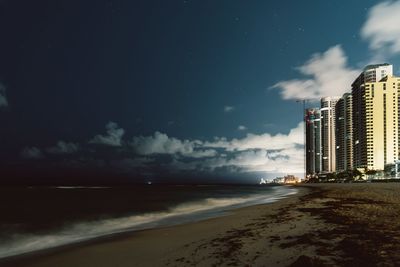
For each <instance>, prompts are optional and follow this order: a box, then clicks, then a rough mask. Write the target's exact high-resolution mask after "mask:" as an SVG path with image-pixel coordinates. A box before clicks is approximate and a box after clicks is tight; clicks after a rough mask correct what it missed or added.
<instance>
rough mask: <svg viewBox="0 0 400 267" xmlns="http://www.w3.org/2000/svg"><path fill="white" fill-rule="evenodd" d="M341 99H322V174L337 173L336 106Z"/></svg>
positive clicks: (334, 97)
mask: <svg viewBox="0 0 400 267" xmlns="http://www.w3.org/2000/svg"><path fill="white" fill-rule="evenodd" d="M339 98H340V97H336V96H333V97H324V98H321V151H322V172H325V173H329V172H334V171H336V137H335V115H336V114H335V106H336V102H337V101H338V100H339Z"/></svg>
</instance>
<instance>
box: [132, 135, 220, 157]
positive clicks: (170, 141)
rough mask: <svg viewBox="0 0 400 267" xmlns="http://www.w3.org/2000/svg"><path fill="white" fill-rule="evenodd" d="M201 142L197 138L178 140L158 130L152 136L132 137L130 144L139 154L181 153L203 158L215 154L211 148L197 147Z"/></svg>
mask: <svg viewBox="0 0 400 267" xmlns="http://www.w3.org/2000/svg"><path fill="white" fill-rule="evenodd" d="M201 144H202V142H201V141H198V140H192V141H189V140H179V139H177V138H174V137H168V135H166V134H164V133H160V132H155V133H154V135H153V136H138V137H134V138H133V140H132V142H131V145H132V146H133V148H134V150H135V151H136V152H137V153H138V154H141V155H151V154H181V155H183V156H186V157H193V158H203V157H211V156H215V155H216V153H217V152H216V151H215V150H213V149H197V148H198V147H201Z"/></svg>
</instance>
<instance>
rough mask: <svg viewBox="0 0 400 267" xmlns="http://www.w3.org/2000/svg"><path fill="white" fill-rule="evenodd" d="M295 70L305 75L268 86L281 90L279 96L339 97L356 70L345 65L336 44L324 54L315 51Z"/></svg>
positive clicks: (357, 72) (287, 97) (286, 97)
mask: <svg viewBox="0 0 400 267" xmlns="http://www.w3.org/2000/svg"><path fill="white" fill-rule="evenodd" d="M297 69H298V71H299V72H300V73H301V74H302V75H305V76H309V78H305V79H294V80H287V81H280V82H278V83H276V84H275V85H273V86H272V87H271V88H278V89H280V90H281V95H282V97H283V99H319V98H321V97H324V96H341V95H342V94H343V93H345V92H347V91H349V89H350V86H351V83H352V82H353V81H354V79H355V78H356V77H357V75H358V74H359V71H358V70H356V69H352V68H350V67H348V66H347V57H346V55H345V53H344V51H343V49H342V47H341V46H340V45H336V46H333V47H331V48H329V49H328V50H327V51H325V52H324V53H316V54H314V55H312V56H311V58H310V59H309V60H308V61H307V62H306V63H305V64H304V65H302V66H300V67H298V68H297Z"/></svg>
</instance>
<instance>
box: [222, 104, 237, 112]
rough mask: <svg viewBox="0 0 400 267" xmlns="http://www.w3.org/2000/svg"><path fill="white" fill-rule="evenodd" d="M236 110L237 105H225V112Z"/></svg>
mask: <svg viewBox="0 0 400 267" xmlns="http://www.w3.org/2000/svg"><path fill="white" fill-rule="evenodd" d="M234 110H235V107H233V106H225V107H224V112H226V113H229V112H232V111H234Z"/></svg>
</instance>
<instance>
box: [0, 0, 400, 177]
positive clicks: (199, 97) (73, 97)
mask: <svg viewBox="0 0 400 267" xmlns="http://www.w3.org/2000/svg"><path fill="white" fill-rule="evenodd" d="M379 3H380V2H379V1H362V3H360V1H355V0H353V1H344V0H343V1H329V2H327V1H317V0H315V1H306V2H304V1H273V2H271V1H190V0H187V1H128V0H121V1H112V0H108V1H102V0H96V1H70V0H69V1H64V0H60V1H44V0H40V1H23V0H13V1H11V0H9V1H7V0H3V1H0V36H1V41H0V59H1V60H0V82H1V85H2V87H3V88H5V89H3V93H2V91H1V90H0V96H1V94H2V95H3V97H5V98H6V99H7V104H6V105H3V106H1V104H0V120H1V128H0V138H1V140H0V141H1V144H0V146H1V149H0V158H1V160H2V165H4V166H6V167H4V168H5V169H10V167H9V166H10V165H13V166H14V165H18V166H19V167H18V168H20V166H23V168H24V169H26V170H27V172H29V170H30V168H31V167H30V166H32V165H34V166H39V165H41V164H42V165H49V164H50V163H49V162H52V164H53V163H54V162H66V161H73V160H76V159H78V158H79V160H81V161H82V162H86V161H93V160H101V161H103V164H105V165H106V166H109V164H111V163H110V161H112V160H114V161H115V160H118V161H120V160H126V159H130V160H131V161H132V162H133V161H135V162H136V161H137V160H138V159H140V160H149V161H151V162H152V164H151V166H150V165H149V166H144V165H140V168H136V167H132V168H130V170H131V171H132V170H133V171H132V173H131V176H130V177H139V176H143V175H146V174H149V173H150V174H149V175H150V176H152V177H159V176H160V177H161V176H168V177H172V176H175V175H180V174H182V173H185V175H186V176H198V175H199V173H202V175H204V176H207V175H209V176H210V177H215V176H218V177H225V178H227V177H228V179H229V177H231V176H232V175H233V176H237V177H259V176H260V175H261V176H263V175H264V174H268V175H270V176H271V175H272V176H273V175H275V174H276V173H280V172H282V173H287V172H290V170H293V171H295V170H297V171H298V169H294V168H289V169H290V170H289V171H285V170H281V171H278V170H276V169H274V170H273V169H271V170H270V169H268V167H265V168H264V169H263V168H255V169H252V168H250V167H249V166H252V164H251V162H250V163H249V164H248V165H246V166H242V165H240V164H238V163H237V162H240V160H238V161H234V160H235V159H241V158H242V157H244V158H246V159H247V157H246V156H243V155H242V154H243V153H251V152H255V153H258V152H260V151H262V150H265V151H266V154H265V155H264V154H262V153H261V154H262V155H261V157H265V158H266V160H268V159H269V160H271V159H273V155H272V153H276V152H279V151H282V150H283V149H286V148H287V147H286V146H285V145H282V147H278V148H274V149H273V148H270V147H269V144H268V143H265V146H264V145H261V146H257V145H253V146H244V147H241V148H239V147H237V146H235V142H234V140H232V139H234V138H235V139H236V140H237V141H238V142H240V141H242V143H246V144H247V143H248V142H251V139H252V137H251V136H250V137H249V136H248V134H252V136H253V137H254V138H258V137H259V138H262V137H265V135H271V136H272V137H276V138H280V135H278V136H276V134H278V133H281V135H282V136H283V137H282V138H284V137H286V139H285V140H287V139H288V138H289V139H290V134H289V132H290V131H291V130H292V129H297V128H299V126H298V123H299V122H300V121H301V119H302V115H301V107H300V105H299V104H296V102H295V98H297V97H295V96H293V97H283V95H282V90H285V89H284V86H281V85H277V86H276V88H274V89H272V88H271V87H273V86H274V85H276V84H277V83H279V82H282V81H288V80H289V81H290V80H293V79H307V77H306V76H304V75H303V74H304V72H303V74H302V73H301V71H299V69H297V67H299V66H303V65H304V64H305V63H306V62H307V61H309V60H310V59H311V58H312V55H313V54H315V53H320V56H321V57H322V58H324V56H323V53H325V52H326V51H328V50H329V49H330V48H332V47H335V46H337V47H336V49H337V50H340V51H342V52H343V54H344V55H343V57H344V58H346V59H347V63H345V64H344V67H345V68H347V69H349V70H353V71H356V70H358V69H360V68H361V67H363V65H364V64H366V63H368V62H369V61H370V60H371V59H373V58H374V55H375V54H376V53H377V50H376V49H373V48H371V45H370V44H371V42H372V41H371V40H372V39H373V38H374V37H373V36H372V37H371V36H369V35H368V34H364V35H362V33H361V29H362V28H363V25H365V23H366V21H367V20H368V19H369V15H368V14H370V15H371V16H372V13H369V12H370V10H371V8H373V7H374V6H376V5H377V4H379ZM387 3H388V4H390V3H389V2H387ZM378 15H379V14H378ZM393 42H394V41H393ZM386 45H390V44H389V43H387V44H386ZM336 52H337V51H336ZM335 55H336V54H335ZM385 56H386V57H385V58H384V59H385V60H390V63H393V64H394V65H395V70H396V72H397V70H398V67H399V66H400V65H399V64H396V62H397V61H398V57H397V54H396V53H391V54H390V57H388V56H387V55H386V54H385ZM339 65H340V64H339ZM323 66H324V65H323ZM328 66H329V65H328ZM311 76H312V75H311ZM311 78H313V77H311ZM314 78H315V77H314ZM349 79H350V78H349ZM316 80H318V77H317V78H316ZM342 87H343V86H342ZM348 87H350V85H348ZM332 90H333V92H332V95H335V94H336V92H335V90H336V89H335V88H332ZM340 90H346V89H340ZM340 90H339V91H340ZM317 96H318V94H317ZM285 98H286V99H285ZM0 103H1V102H0ZM109 122H115V123H116V124H117V126H115V127H111V128H113V129H114V130H115V129H121V130H122V129H123V130H122V131H123V134H122V135H119V137H117V139H118V138H120V140H117V142H116V143H113V144H112V145H110V143H109V142H108V143H107V142H102V141H104V139H101V141H99V142H94V141H93V139H94V136H96V135H103V137H105V138H106V137H109V136H112V134H111V135H109V136H107V134H106V129H105V125H106V124H108V123H109ZM239 126H242V127H240V128H239ZM240 129H241V130H240ZM299 129H300V128H299ZM155 132H160V133H162V134H166V135H167V136H168V138H174V139H173V140H175V141H177V142H178V141H179V142H181V143H179V144H178V143H175V144H176V145H177V146H178V147H179V146H184V140H187V141H188V142H189V144H190V145H189V148H187V149H189V150H190V149H192V150H194V151H196V152H197V151H203V152H204V151H205V150H207V149H208V150H209V152H210V153H209V156H204V157H197V156H193V155H189V154H188V153H189V152H188V150H185V151H186V152H183V150H180V149H175V150H174V149H172V150H171V144H174V142H173V140H172V139H166V140H167V141H165V140H164V143H162V142H161V143H157V142H158V141H159V140H158V139H157V138H158V137H160V136H158V137H156V135H155ZM117 136H118V135H117ZM139 136H143V138H146V137H150V136H152V137H153V139H151V140H150V139H149V140H147V139H143V140H142V143H143V142H145V143H146V142H147V143H146V144H148V145H149V146H151V147H153V148H149V147H146V148H143V149H142V150H140V149H139V148H138V147H139V146H140V145H142V143H140V142H139V141H138V140H136V142H133V143H134V144H132V140H133V139H135V138H139ZM134 137H135V138H134ZM214 137H221V138H226V140H227V142H230V143H231V145H232V146H230V147H229V148H228V145H225V146H223V145H222V146H221V145H216V141H215V140H216V139H214ZM298 139H299V138H298ZM146 140H147V141H146ZM171 140H172V141H171ZM194 140H199V141H200V142H202V144H200V143H198V144H195V143H193V142H194ZM218 140H220V139H218ZM262 140H264V141H262ZM268 140H269V139H268ZM268 140H265V139H260V142H268ZM272 140H275V139H272ZM59 141H63V142H65V143H66V144H70V145H76V147H77V148H76V149H75V150H74V149H72V150H73V151H61V152H62V153H51V152H49V151H51V149H50V148H51V147H54V146H56V144H57V142H59ZM91 141H93V142H91ZM114 141H115V140H114ZM118 141H120V142H119V143H118ZM275 141H276V140H275ZM275 141H274V142H275ZM151 142H153V143H151ZM154 142H155V143H157V144H158V146H159V147H158V150H157V149H155V148H154ZM171 142H172V143H171ZM206 142H208V144H207V145H206V144H205V143H206ZM285 142H287V143H288V144H289V147H291V148H294V149H296V153H297V152H299V151H301V149H300V150H299V146H301V144H298V143H296V142H297V141H293V140H292V141H285ZM60 147H62V145H61V146H59V148H60ZM70 147H72V146H70ZM160 147H162V148H160ZM190 147H191V148H190ZM34 148H36V149H37V150H39V151H40V152H39V154H37V153H36V154H35V153H25V154H24V152H23V151H24V150H25V152H26V151H31V152H32V149H34ZM64 148H65V147H64ZM60 149H61V150H62V148H60ZM146 149H147V150H146ZM149 149H150V150H149ZM210 149H211V150H212V151H214V152H212V151H211V150H210ZM103 150H106V151H103ZM53 151H54V150H53ZM121 151H123V152H121ZM138 151H141V152H138ZM149 151H153V153H150V152H149ZM36 152H37V151H36ZM66 152H68V153H66ZM54 154H57V155H56V157H55V155H54ZM32 155H33V157H31V156H32ZM166 157H167V158H166ZM277 157H278V158H282V159H288V157H290V155H289V156H288V155H278V156H277ZM160 158H162V159H161V160H160ZM224 158H225V159H228V161H229V160H232V161H231V162H230V163H227V162H226V160H225V163H221V164H220V165H221V166H220V165H218V166H217V167H215V168H211V169H210V168H209V166H210V165H206V167H204V166H203V165H202V164H204V162H205V161H207V160H208V161H213V160H214V161H218V162H220V161H221V160H223V159H224ZM242 159H243V158H242ZM258 159H259V157H257V159H254V160H255V161H257V160H258ZM140 160H139V161H140ZM198 161H199V162H198ZM200 161H201V162H200ZM177 162H179V163H182V162H185V163H188V162H197V163H198V165H196V164H195V165H196V166H197V167H193V168H191V169H190V170H189V171H188V170H187V168H186V167H184V168H180V167H176V166H178V165H174V164H176V163H177ZM288 162H289V164H291V163H293V164H294V165H296V164H297V165H298V159H293V161H292V159H289V161H288ZM54 164H56V163H54ZM57 164H59V163H57ZM135 164H136V163H132V164H131V166H136V165H135ZM83 165H85V164H83ZM86 165H90V164H86ZM86 165H85V166H86ZM167 165H168V167H166V166H167ZM200 165H201V166H202V167H201V166H200ZM261 165H263V164H261ZM57 166H58V165H57ZM67 166H70V165H68V164H67ZM199 166H200V167H199ZM41 168H43V169H45V167H41ZM67 168H69V167H67ZM107 168H108V167H107ZM11 169H12V168H11ZM108 169H110V168H108ZM155 170H157V171H155ZM260 170H261V171H260ZM264 170H265V171H264ZM10 173H12V171H10ZM188 173H189V174H188ZM255 173H256V175H254V174H255ZM263 173H264V174H263ZM8 174H9V173H8ZM125 174H127V175H128V176H129V175H130V172H129V171H127V172H125ZM268 175H267V176H268ZM200 176H201V175H200ZM38 179H40V178H38ZM132 179H133V180H134V179H137V178H132ZM213 179H214V178H213Z"/></svg>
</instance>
